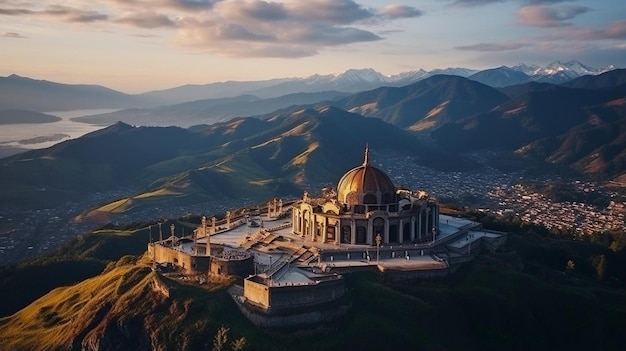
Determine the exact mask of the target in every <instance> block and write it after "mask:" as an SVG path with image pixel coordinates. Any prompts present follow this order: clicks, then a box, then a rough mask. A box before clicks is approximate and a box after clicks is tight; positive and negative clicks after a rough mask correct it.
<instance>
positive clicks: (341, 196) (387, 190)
mask: <svg viewBox="0 0 626 351" xmlns="http://www.w3.org/2000/svg"><path fill="white" fill-rule="evenodd" d="M395 195H396V187H395V185H393V182H392V181H391V179H390V178H389V176H388V175H387V174H386V173H385V172H383V171H381V170H380V169H378V168H376V167H374V166H372V165H370V163H369V148H367V147H366V148H365V160H364V161H363V164H362V165H360V166H358V167H355V168H353V169H351V170H349V171H348V172H346V174H344V175H343V177H341V179H340V180H339V183H338V184H337V200H338V201H339V202H340V203H342V204H348V205H362V204H390V203H395V202H396V201H395V200H396V196H395Z"/></svg>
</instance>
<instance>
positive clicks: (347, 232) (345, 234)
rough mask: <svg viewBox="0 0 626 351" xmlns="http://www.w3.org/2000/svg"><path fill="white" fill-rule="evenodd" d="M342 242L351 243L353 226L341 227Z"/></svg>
mask: <svg viewBox="0 0 626 351" xmlns="http://www.w3.org/2000/svg"><path fill="white" fill-rule="evenodd" d="M341 242H342V243H344V244H350V243H351V242H352V227H350V226H349V225H344V226H343V227H341Z"/></svg>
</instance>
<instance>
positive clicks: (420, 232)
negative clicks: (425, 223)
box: [417, 210, 423, 241]
mask: <svg viewBox="0 0 626 351" xmlns="http://www.w3.org/2000/svg"><path fill="white" fill-rule="evenodd" d="M422 212H423V211H422V210H420V214H419V216H418V217H417V235H418V240H419V241H422Z"/></svg>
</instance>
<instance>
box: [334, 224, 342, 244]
mask: <svg viewBox="0 0 626 351" xmlns="http://www.w3.org/2000/svg"><path fill="white" fill-rule="evenodd" d="M335 244H337V245H339V244H341V221H340V220H338V221H337V223H335Z"/></svg>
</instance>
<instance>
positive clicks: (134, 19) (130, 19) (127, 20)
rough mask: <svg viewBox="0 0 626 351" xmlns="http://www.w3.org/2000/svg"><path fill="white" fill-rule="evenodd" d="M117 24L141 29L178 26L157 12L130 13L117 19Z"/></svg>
mask: <svg viewBox="0 0 626 351" xmlns="http://www.w3.org/2000/svg"><path fill="white" fill-rule="evenodd" d="M115 22H117V23H123V24H128V25H132V26H135V27H140V28H160V27H174V26H175V25H176V22H175V21H173V20H172V19H171V18H169V17H168V16H167V15H164V14H161V13H156V12H135V13H129V14H125V15H123V16H122V17H120V18H118V19H116V20H115Z"/></svg>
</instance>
